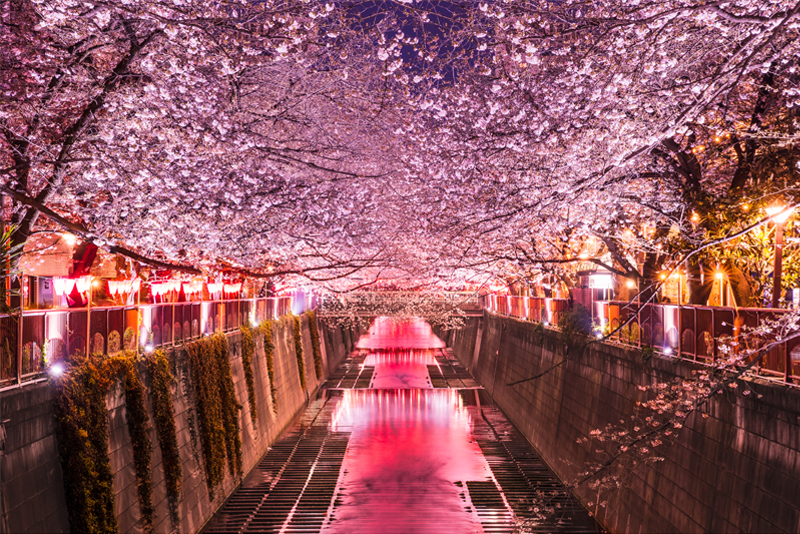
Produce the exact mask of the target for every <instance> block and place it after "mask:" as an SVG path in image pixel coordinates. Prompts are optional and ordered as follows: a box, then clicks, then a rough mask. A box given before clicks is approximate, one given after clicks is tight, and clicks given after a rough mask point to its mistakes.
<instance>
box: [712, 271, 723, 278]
mask: <svg viewBox="0 0 800 534" xmlns="http://www.w3.org/2000/svg"><path fill="white" fill-rule="evenodd" d="M714 276H716V277H717V280H722V279H723V278H724V277H725V273H723V272H721V271H717V274H715V275H714Z"/></svg>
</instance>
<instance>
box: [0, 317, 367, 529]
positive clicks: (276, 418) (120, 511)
mask: <svg viewBox="0 0 800 534" xmlns="http://www.w3.org/2000/svg"><path fill="white" fill-rule="evenodd" d="M274 324H275V327H274V331H273V342H274V344H275V353H274V366H275V382H276V387H277V391H278V394H277V396H278V409H277V413H275V412H273V410H272V400H271V393H270V386H269V375H268V372H267V362H266V357H265V354H264V345H263V336H262V335H260V334H259V333H258V332H257V331H254V337H255V339H256V352H255V355H254V357H253V361H252V363H253V374H254V378H255V385H256V404H257V409H258V421H257V422H253V420H252V418H251V415H250V407H249V405H248V402H249V401H248V395H247V386H246V381H245V375H244V367H243V364H242V353H241V350H242V349H241V334H239V333H236V334H233V335H230V336H229V339H228V342H229V347H230V358H231V370H232V374H233V380H234V385H235V388H236V394H237V398H238V400H239V402H240V403H241V404H242V410H241V411H240V417H241V419H240V423H241V428H242V452H243V464H244V465H243V468H244V472H245V473H247V472H248V471H250V469H252V468H253V467H254V466H255V464H256V463H257V462H258V460H259V459H260V458H261V456H262V455H263V454H264V453H265V452H266V451H267V448H268V447H269V446H270V445H271V444H272V443H273V442H274V441H275V440H276V439H277V438H278V436H279V435H280V433H281V432H282V431H283V430H284V429H285V428H286V427H287V426H288V425H289V424H290V423H292V421H293V420H294V419H295V417H296V416H297V415H298V414H299V413H300V411H301V410H302V409H303V408H304V407H305V404H306V401H307V399H308V398H309V397H310V396H312V395H314V393H315V390H316V388H317V387H318V386H319V383H320V380H317V378H316V375H315V372H314V355H313V351H312V347H311V338H310V333H309V332H310V331H309V326H308V318H307V316H303V317H302V327H303V336H302V337H303V352H304V362H305V367H306V379H307V387H308V391H303V390H302V389H301V387H300V377H299V373H298V366H297V358H296V356H295V350H294V337H293V326H292V324H291V322H285V321H284V322H276V323H274ZM319 326H320V342H321V348H322V355H323V377H322V380H324V379H325V377H326V376H327V375H328V373H329V372H330V370H332V369H336V367H338V365H339V364H340V363H341V361H342V360H343V359H344V357H345V356H346V355H347V353H348V352H349V350H350V348H351V347H352V340H351V339H350V338H352V337H357V335H358V333H357V332H353V333H352V334H350V333H348V332H343V331H342V330H341V329H339V328H326V326H325V325H324V324H322V323H321V324H320V325H319ZM169 358H170V364H171V368H172V373H173V375H174V376H175V378H176V383H175V384H174V385H173V387H172V393H173V406H174V409H175V423H176V427H177V438H178V445H179V447H180V455H181V459H182V461H183V495H182V499H181V501H180V505H179V511H180V517H181V520H180V524H179V525H177V527H176V528H174V529H173V525H172V524H171V521H170V518H169V514H168V505H167V498H166V487H165V483H164V472H163V469H162V467H161V450H160V448H159V446H158V442H157V439H156V435H155V430H154V428H153V424H152V401H151V399H149V398H148V409H150V410H151V411H150V416H151V437H152V442H153V483H154V490H153V501H154V504H155V506H156V531H157V532H164V533H166V532H170V531H177V532H198V531H199V530H200V529H201V528H202V527H203V525H204V524H205V523H206V522H207V521H208V519H209V518H210V517H211V516H212V515H213V513H214V512H215V511H216V509H217V508H218V507H219V506H221V505H222V503H223V502H224V501H225V499H226V498H227V497H228V496H229V495H230V494H231V493H232V492H233V490H234V489H235V488H236V486H237V485H238V483H239V480H238V479H236V478H234V477H231V476H230V475H229V474H227V469H226V478H225V480H224V482H223V483H222V485H221V487H220V488H218V489H217V491H216V495H215V498H214V499H211V498H210V496H209V492H208V488H207V486H206V480H205V472H204V470H203V467H202V461H203V460H202V452H201V444H200V442H199V439H200V438H199V432H198V431H197V416H196V415H195V408H194V402H193V400H192V395H193V393H192V392H191V380H190V373H189V367H188V362H187V361H186V358H185V357H184V354H183V352H182V351H181V350H180V349H176V350H175V351H173V352H172V353H171V354H170V355H169ZM140 376H141V377H142V379H143V380H144V383H145V385H146V386H147V385H148V381H149V378H148V377H147V373H146V372H145V371H144V370H143V369H140ZM53 396H54V389H53V387H52V386H51V385H50V384H49V383H47V382H42V383H39V384H33V385H27V386H25V387H23V388H20V389H16V390H10V391H6V392H3V393H1V394H0V419H8V420H9V422H8V423H6V424H5V430H6V433H7V439H6V442H5V451H4V452H3V453H0V477H1V479H0V481H1V482H2V486H0V488H2V495H0V503H1V504H2V523H1V524H0V532H3V533H5V532H12V533H17V532H30V533H33V532H47V533H51V532H68V531H69V521H68V516H67V510H66V503H65V499H64V488H63V477H62V471H61V464H60V462H59V459H58V443H57V441H56V436H55V420H54V417H53V409H52V406H53ZM107 404H108V408H109V456H110V459H111V466H112V469H113V471H114V490H115V493H116V512H117V520H118V523H119V531H120V532H126V533H127V532H141V531H142V525H141V522H140V512H139V503H138V497H137V491H136V479H135V471H134V467H133V451H132V447H131V442H130V435H129V433H128V427H127V422H126V415H125V397H124V394H123V393H122V390H121V388H120V387H119V384H118V385H117V387H115V388H112V391H111V392H110V393H109V396H108V399H107Z"/></svg>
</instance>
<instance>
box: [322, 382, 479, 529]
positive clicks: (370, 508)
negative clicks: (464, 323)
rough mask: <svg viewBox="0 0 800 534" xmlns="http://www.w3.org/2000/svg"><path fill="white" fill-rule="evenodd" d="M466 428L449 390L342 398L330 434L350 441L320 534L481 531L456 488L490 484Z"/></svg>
mask: <svg viewBox="0 0 800 534" xmlns="http://www.w3.org/2000/svg"><path fill="white" fill-rule="evenodd" d="M471 428H472V420H471V417H470V414H469V412H468V411H467V409H466V407H465V406H464V404H463V401H462V398H461V395H460V394H459V393H458V392H457V391H455V390H451V389H426V390H420V389H405V390H380V391H374V390H346V391H344V398H343V399H342V400H341V401H340V402H339V403H338V404H337V406H336V411H335V413H334V416H333V429H334V431H340V432H347V431H350V432H352V434H351V437H350V444H349V446H348V450H347V455H346V456H345V460H344V464H343V466H342V473H343V475H342V476H341V479H340V481H339V488H340V490H341V497H340V498H341V505H340V506H339V507H337V509H336V520H335V521H334V522H332V523H330V524H328V525H327V528H326V529H323V531H324V532H341V533H345V532H346V533H356V532H381V533H386V534H388V533H395V532H396V533H403V534H405V533H407V532H431V533H433V532H436V533H439V532H482V529H481V526H480V523H479V521H478V518H477V516H476V514H474V513H473V514H470V513H467V512H465V510H464V506H465V501H464V500H463V499H462V498H461V496H460V495H459V494H460V493H462V492H463V491H464V488H463V487H459V486H457V485H455V482H462V483H463V482H465V481H468V480H490V479H491V477H492V474H491V470H490V469H489V465H488V463H487V462H486V460H485V458H484V457H483V455H482V454H481V450H480V448H479V447H478V445H477V444H476V443H475V440H474V439H473V438H472V435H471ZM432 518H435V520H432ZM443 527H444V528H443Z"/></svg>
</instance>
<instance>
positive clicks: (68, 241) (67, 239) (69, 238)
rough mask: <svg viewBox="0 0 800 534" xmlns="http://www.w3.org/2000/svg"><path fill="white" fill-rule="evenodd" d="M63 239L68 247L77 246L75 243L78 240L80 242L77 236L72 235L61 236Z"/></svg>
mask: <svg viewBox="0 0 800 534" xmlns="http://www.w3.org/2000/svg"><path fill="white" fill-rule="evenodd" d="M61 239H63V240H64V243H66V244H67V245H69V246H72V245H74V244H75V241H77V240H78V238H77V237H75V236H74V235H72V234H61Z"/></svg>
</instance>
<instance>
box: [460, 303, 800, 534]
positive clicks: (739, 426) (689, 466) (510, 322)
mask: <svg viewBox="0 0 800 534" xmlns="http://www.w3.org/2000/svg"><path fill="white" fill-rule="evenodd" d="M469 321H470V323H469V324H468V327H467V329H465V330H462V331H456V332H450V333H444V338H445V339H446V340H447V341H448V342H449V344H450V345H451V346H452V347H453V349H454V351H455V354H456V355H457V356H458V358H459V359H460V360H461V362H462V363H463V364H464V365H465V366H466V367H468V368H469V369H470V371H471V372H472V374H473V376H475V378H476V379H477V380H478V381H479V382H480V383H481V384H482V385H483V386H484V387H485V388H486V389H487V390H488V391H489V392H490V393H492V395H493V397H494V399H495V402H496V403H497V404H498V405H499V406H500V407H501V408H502V409H503V411H504V412H505V413H506V414H507V415H508V416H509V418H510V419H511V420H512V421H513V422H514V423H515V424H516V425H517V426H518V427H519V428H520V430H521V431H522V432H523V433H524V434H525V436H526V437H527V438H528V440H529V441H530V442H531V444H532V445H533V446H534V447H535V448H536V449H537V450H538V451H539V453H540V454H541V455H542V457H543V458H544V459H545V461H546V462H548V463H549V464H550V466H551V467H552V468H553V469H554V470H555V472H556V473H557V474H558V475H559V476H560V477H561V478H562V480H565V481H567V482H571V481H573V480H575V479H576V477H577V475H578V473H580V471H581V470H583V469H584V468H585V466H586V465H587V463H588V462H591V461H592V460H593V459H595V457H594V455H593V450H595V447H596V446H597V444H595V446H592V445H590V444H586V443H582V444H578V443H577V440H578V439H579V438H584V437H587V436H589V433H590V432H591V430H593V429H598V428H603V427H604V426H605V425H606V424H607V423H618V422H619V420H620V419H621V418H625V417H628V416H629V415H630V414H631V413H633V410H634V407H635V404H636V401H637V400H639V399H640V398H641V397H640V395H642V392H641V391H640V390H639V389H638V388H637V386H639V385H642V386H644V385H649V384H651V383H653V382H654V381H657V382H667V381H669V380H670V379H672V378H674V377H676V376H683V377H686V376H690V373H691V371H692V369H693V366H692V365H691V364H689V363H685V362H680V361H676V360H674V359H670V358H662V357H660V356H654V357H652V358H650V359H649V360H647V361H643V359H642V354H641V352H639V351H638V350H632V349H629V348H626V347H622V346H619V345H616V344H610V343H606V344H593V345H592V346H591V349H590V350H587V351H585V352H584V353H582V354H570V355H569V358H568V360H567V363H565V364H563V365H560V366H558V367H556V368H555V369H552V370H551V371H549V372H547V373H545V374H544V375H543V376H542V377H541V378H538V379H536V380H533V381H529V382H525V383H522V384H518V385H515V386H509V385H508V384H509V383H511V382H514V381H517V380H522V379H525V378H529V377H532V376H534V375H536V374H539V373H542V372H543V371H546V370H548V369H551V368H552V367H553V366H554V365H556V364H558V363H559V362H561V361H562V359H563V350H564V349H563V343H561V341H560V340H559V338H558V332H556V331H554V330H549V329H545V330H544V335H543V336H541V337H540V336H537V334H536V332H535V331H534V328H533V326H534V325H533V323H529V322H523V321H518V320H516V319H512V318H507V317H500V316H496V315H492V314H486V315H484V317H483V318H482V319H481V320H478V319H470V320H469ZM476 339H480V343H479V346H478V350H477V351H476V350H475V345H476V343H475V341H476ZM747 385H748V386H749V388H751V391H752V394H750V395H749V396H744V395H742V394H741V391H742V390H744V389H746V388H745V386H744V384H742V387H740V388H738V389H737V391H729V392H726V393H724V394H720V395H718V396H717V397H716V398H715V399H714V400H713V402H712V403H711V404H710V406H709V407H708V409H707V410H706V413H707V415H708V417H707V418H703V417H701V416H699V415H693V416H691V417H689V419H688V420H687V421H686V424H685V426H684V427H683V429H681V431H680V434H679V435H678V439H677V440H676V441H675V442H674V443H673V444H671V445H670V446H669V447H668V448H666V450H665V451H664V452H663V456H664V458H665V459H664V461H663V462H660V463H657V464H655V467H650V466H647V467H638V468H636V469H634V470H631V471H628V472H627V476H626V478H625V479H624V480H623V482H622V487H621V489H619V490H616V491H613V492H610V493H609V494H607V495H601V496H600V499H598V495H597V492H596V491H592V490H590V489H589V488H588V487H587V485H585V484H584V485H582V486H580V487H579V488H578V490H577V492H576V493H577V496H578V497H579V498H580V499H581V500H582V501H583V502H584V503H585V504H586V503H590V502H591V503H593V504H592V506H590V507H589V508H590V509H591V511H592V512H594V513H596V515H597V517H598V519H599V520H600V522H601V523H602V524H603V525H604V526H605V527H606V528H607V529H608V530H610V531H612V532H734V531H742V532H800V500H798V499H797V496H798V495H800V391H798V390H797V389H793V388H788V387H786V386H783V385H780V384H774V383H755V382H748V384H747ZM759 396H761V397H760V398H758V397H759ZM598 501H601V502H602V501H607V505H606V506H605V507H598V506H597V504H596V503H597V502H598Z"/></svg>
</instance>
